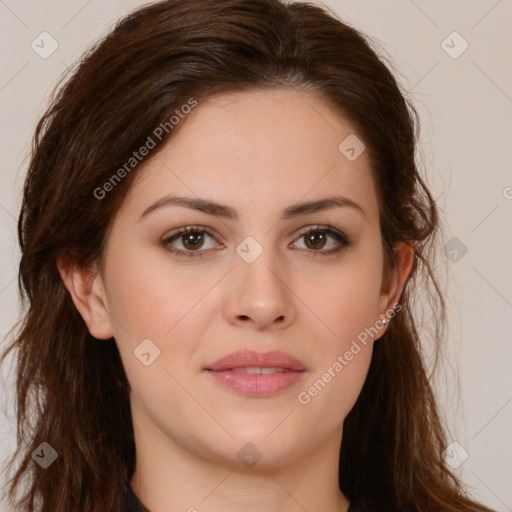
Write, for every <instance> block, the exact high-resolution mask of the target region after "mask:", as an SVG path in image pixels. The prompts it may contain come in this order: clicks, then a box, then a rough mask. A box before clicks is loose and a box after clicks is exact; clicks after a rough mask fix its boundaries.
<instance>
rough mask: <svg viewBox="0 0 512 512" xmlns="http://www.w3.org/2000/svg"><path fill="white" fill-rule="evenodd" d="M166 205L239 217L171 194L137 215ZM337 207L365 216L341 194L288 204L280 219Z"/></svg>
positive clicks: (219, 207) (202, 201) (229, 210)
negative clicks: (352, 210)
mask: <svg viewBox="0 0 512 512" xmlns="http://www.w3.org/2000/svg"><path fill="white" fill-rule="evenodd" d="M167 206H182V207H184V208H190V209H192V210H198V211H200V212H203V213H206V214H208V215H213V216H216V217H222V218H225V219H231V220H238V219H239V216H238V213H237V212H236V210H234V209H233V208H231V207H229V206H227V205H224V204H220V203H216V202H215V201H210V200H208V199H201V198H194V197H181V196H175V195H172V194H171V195H167V196H164V197H161V198H160V199H158V200H157V201H155V202H154V203H153V204H152V205H151V206H148V208H146V209H145V210H144V212H142V215H141V216H140V217H139V221H140V220H142V219H143V218H144V217H146V216H147V215H149V214H150V213H151V212H154V211H155V210H158V209H160V208H163V207H167ZM338 207H348V208H352V209H354V210H356V211H358V212H359V213H360V214H361V215H362V216H363V217H365V218H366V214H365V212H364V210H363V209H362V208H361V206H359V205H358V204H357V203H355V202H354V201H352V200H351V199H348V198H347V197H342V196H329V197H325V198H322V199H317V200H315V201H307V202H303V203H295V204H292V205H291V206H288V207H287V208H285V209H284V210H283V213H282V216H281V220H287V219H291V218H295V217H299V216H301V215H306V214H308V213H314V212H318V211H321V210H328V209H332V208H338Z"/></svg>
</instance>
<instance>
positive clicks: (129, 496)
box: [123, 484, 372, 512]
mask: <svg viewBox="0 0 512 512" xmlns="http://www.w3.org/2000/svg"><path fill="white" fill-rule="evenodd" d="M123 512H149V510H148V509H147V508H146V507H145V506H144V505H143V504H142V503H141V502H140V501H139V499H138V498H137V496H135V494H134V492H133V491H132V488H131V486H130V485H129V484H127V485H125V489H124V508H123ZM347 512H372V510H371V509H370V508H368V506H367V505H365V503H363V502H362V501H361V502H357V503H350V507H349V508H348V511H347Z"/></svg>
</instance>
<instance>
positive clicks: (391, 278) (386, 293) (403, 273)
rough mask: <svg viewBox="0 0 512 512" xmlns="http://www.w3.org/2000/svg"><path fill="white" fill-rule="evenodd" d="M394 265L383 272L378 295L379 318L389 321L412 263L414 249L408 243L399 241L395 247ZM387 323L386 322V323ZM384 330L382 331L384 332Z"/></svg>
mask: <svg viewBox="0 0 512 512" xmlns="http://www.w3.org/2000/svg"><path fill="white" fill-rule="evenodd" d="M395 259H396V267H395V268H388V269H387V270H385V272H384V278H383V281H382V288H381V292H380V297H379V314H380V318H385V319H386V320H388V321H389V316H390V314H391V313H392V312H393V310H394V308H395V305H396V304H397V303H398V301H399V300H400V296H401V295H402V291H403V289H404V286H405V283H406V281H407V278H408V277H409V274H410V272H411V269H412V265H413V263H414V249H413V247H412V246H410V245H409V244H406V243H403V242H400V243H398V244H397V246H396V247H395ZM386 325H387V324H386ZM384 330H385V329H383V331H382V333H384Z"/></svg>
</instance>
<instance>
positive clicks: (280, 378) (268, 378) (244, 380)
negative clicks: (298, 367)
mask: <svg viewBox="0 0 512 512" xmlns="http://www.w3.org/2000/svg"><path fill="white" fill-rule="evenodd" d="M206 371H207V372H208V373H209V374H210V375H211V376H212V377H214V378H215V379H216V380H217V381H218V382H220V383H221V384H223V385H224V386H226V387H228V388H230V389H233V390H235V391H238V392H239V393H241V394H242V395H246V396H270V395H274V394H276V393H279V392H280V391H283V390H285V389H287V388H290V387H291V386H293V385H294V384H296V383H297V382H299V381H300V380H301V379H302V378H303V377H304V375H305V373H306V371H301V372H293V371H287V372H277V373H271V374H267V375H263V374H252V375H249V374H247V373H238V372H234V371H231V370H222V371H213V370H206Z"/></svg>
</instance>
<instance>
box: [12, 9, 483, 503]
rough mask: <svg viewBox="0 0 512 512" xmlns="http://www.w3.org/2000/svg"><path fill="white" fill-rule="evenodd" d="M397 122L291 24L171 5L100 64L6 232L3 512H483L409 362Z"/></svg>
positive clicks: (416, 353) (408, 188) (423, 376)
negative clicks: (15, 228) (15, 356)
mask: <svg viewBox="0 0 512 512" xmlns="http://www.w3.org/2000/svg"><path fill="white" fill-rule="evenodd" d="M415 122H416V118H415V111H414V108H413V107H412V106H411V105H410V104H409V103H408V102H407V100H406V99H405V98H404V96H403V95H402V93H401V91H400V88H399V86H398V85H397V82H396V81H395V79H394V78H393V76H392V74H391V73H390V71H389V70H388V69H387V67H386V66H385V65H384V64H383V63H382V62H381V61H380V60H379V58H378V57H377V55H376V54H375V53H374V51H373V50H372V49H371V47H370V46H369V44H368V43H367V42H366V40H365V38H364V37H363V36H362V35H361V34H360V33H358V32H357V31H356V30H354V29H353V28H351V27H349V26H347V25H346V24H344V23H342V22H341V21H339V20H337V19H335V18H334V17H332V16H331V15H330V14H328V13H327V12H326V11H324V10H322V9H321V8H319V7H315V6H313V5H308V4H305V3H290V4H284V3H281V2H279V1H278V0H256V1H248V0H247V1H245V0H242V1H239V0H220V1H219V0H191V1H187V2H180V1H177V0H173V1H164V2H160V3H156V4H152V5H149V6H146V7H143V8H141V9H139V10H137V11H135V12H134V13H132V14H131V15H129V16H128V17H126V18H125V19H123V20H121V21H120V22H119V23H118V25H117V26H116V27H115V29H114V30H113V31H112V32H111V33H110V34H108V35H107V36H106V37H105V39H104V40H102V41H101V42H99V43H98V44H97V45H96V46H95V47H93V48H92V49H91V50H90V51H89V52H88V53H87V54H86V55H85V56H84V58H83V59H82V60H81V62H80V63H79V65H78V66H77V68H76V69H75V70H74V72H73V73H72V76H71V77H70V78H69V80H68V81H67V82H66V83H64V84H63V85H62V87H61V88H60V89H59V90H58V91H57V93H56V94H55V96H54V97H53V100H52V105H51V106H50V108H49V110H48V111H47V113H46V114H45V116H44V117H43V118H42V120H41V121H40V123H39V125H38V127H37V131H36V134H35V140H34V148H33V154H32V158H31V162H30V166H29V171H28V176H27V179H26V183H25V188H24V197H23V205H22V210H21V214H20V219H19V239H20V245H21V250H22V259H21V263H20V285H21V287H22V291H23V292H24V293H25V297H26V299H28V308H27V311H26V314H25V316H24V318H23V322H22V324H21V328H20V330H19V332H18V333H17V335H16V336H15V338H14V340H13V342H12V344H11V345H10V346H9V347H8V350H6V353H8V352H9V351H11V350H13V349H17V350H18V351H19V361H18V367H17V372H18V373H17V375H18V381H17V385H18V387H17V400H18V404H19V411H18V424H19V450H18V453H19V454H21V459H22V460H21V463H20V465H19V467H18V468H17V470H16V472H15V474H14V476H13V478H12V480H11V486H10V491H11V493H10V494H11V498H14V493H15V491H16V490H17V489H18V487H19V486H20V484H21V482H22V479H23V478H25V477H30V484H29V486H28V490H27V493H26V495H24V496H23V498H24V499H23V500H20V502H19V503H18V504H17V505H18V506H20V507H23V508H20V510H27V511H28V510H34V506H36V505H37V506H39V507H40V508H39V509H38V510H41V511H45V512H46V511H52V512H54V511H69V510H80V511H82V510H83V511H97V510H101V511H122V510H133V511H135V510H136V511H140V510H150V511H152V512H158V511H159V510H189V511H194V510H211V511H216V510H221V509H222V510H224V511H225V510H240V509H243V510H258V511H261V510H283V511H288V510H289V511H292V510H293V511H295V510H310V511H313V510H330V511H340V512H346V511H347V510H348V511H350V512H358V511H402V510H403V511H454V512H455V511H457V512H460V511H476V510H489V509H487V508H485V507H483V506H481V505H479V504H477V503H476V502H474V501H472V500H471V499H470V498H469V497H467V496H466V495H465V492H464V490H463V487H462V485H461V483H460V482H459V481H458V479H457V477H456V476H455V475H454V474H453V473H452V472H451V471H450V470H449V468H448V467H447V466H446V465H445V463H444V460H443V452H444V450H445V449H446V447H447V443H446V440H445V434H444V431H443V427H442V425H441V422H440V419H439V416H438V412H437V408H436V402H435V399H434V396H433V394H432V389H431V385H430V381H429V379H428V377H427V373H426V369H425V367H424V365H423V362H422V358H421V343H420V339H419V336H418V332H417V329H416V324H415V321H414V315H413V304H414V299H415V296H416V294H417V293H418V292H419V287H420V285H421V283H422V279H421V278H422V277H423V278H424V281H423V282H424V283H426V284H427V285H428V284H430V285H432V286H431V288H430V290H431V292H430V293H431V295H430V298H431V302H432V306H433V307H437V308H438V309H437V310H436V311H437V313H438V314H437V316H436V317H435V318H436V319H437V320H436V321H437V322H438V324H436V326H437V331H436V332H438V333H439V332H440V331H441V327H442V324H443V320H444V316H443V315H444V309H443V308H444V302H443V297H442V295H441V293H440V291H439V288H438V286H437V283H436V280H435V276H434V273H433V270H432V261H433V260H432V258H433V243H434V239H435V235H436V232H437V230H438V216H437V209H436V206H435V204H434V202H433V200H432V197H431V195H430V193H429V191H428V189H427V187H426V186H425V184H424V182H423V180H422V178H421V176H420V174H419V171H418V169H417V168H416V165H415V160H414V156H415V142H416V138H417V129H416V128H417V127H416V124H415ZM311 256H312V258H311ZM438 341H439V340H438ZM34 407H36V414H35V418H34V416H33V415H32V416H30V414H29V413H30V412H31V410H32V409H33V408H34ZM31 428H33V430H30V429H31ZM29 430H30V432H29Z"/></svg>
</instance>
